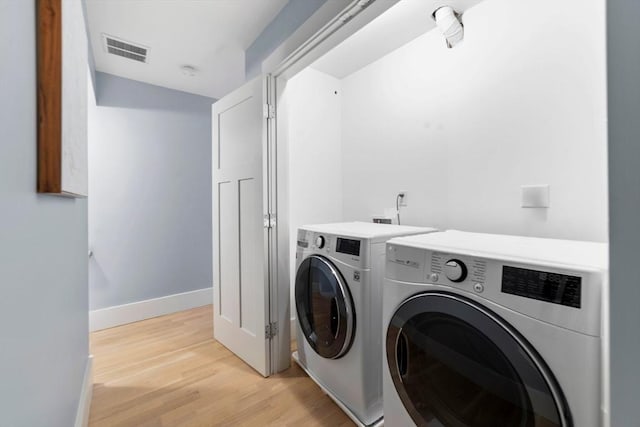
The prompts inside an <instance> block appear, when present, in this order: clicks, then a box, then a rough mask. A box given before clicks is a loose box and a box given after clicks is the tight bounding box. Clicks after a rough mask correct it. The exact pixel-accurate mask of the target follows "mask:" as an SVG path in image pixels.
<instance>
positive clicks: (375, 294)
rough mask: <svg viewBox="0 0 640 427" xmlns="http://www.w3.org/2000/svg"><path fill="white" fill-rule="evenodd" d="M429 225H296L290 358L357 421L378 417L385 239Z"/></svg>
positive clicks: (426, 230)
mask: <svg viewBox="0 0 640 427" xmlns="http://www.w3.org/2000/svg"><path fill="white" fill-rule="evenodd" d="M433 231H436V230H435V229H432V228H419V227H406V226H398V225H388V224H373V223H364V222H350V223H339V224H323V225H313V226H305V227H302V228H300V229H299V230H298V239H297V240H298V243H297V247H298V249H297V253H296V281H295V291H294V292H295V304H296V314H297V316H296V317H297V322H296V323H297V340H298V341H297V343H298V351H297V352H296V353H294V355H293V357H294V359H295V360H296V362H298V364H300V366H302V368H303V369H305V371H306V372H307V373H308V374H309V376H310V377H311V378H313V379H314V380H315V381H316V383H318V385H320V387H322V388H323V390H324V391H325V392H326V393H327V394H328V395H329V396H330V397H331V398H332V399H333V400H334V401H336V403H337V404H338V405H339V406H340V407H341V408H342V409H343V410H344V411H345V412H346V413H347V415H349V417H350V418H351V419H352V420H353V421H354V422H356V424H358V425H367V426H368V425H377V424H380V421H381V418H382V299H381V296H382V280H383V278H384V263H385V242H386V241H387V240H388V239H390V238H392V237H395V236H402V235H410V234H421V233H429V232H433Z"/></svg>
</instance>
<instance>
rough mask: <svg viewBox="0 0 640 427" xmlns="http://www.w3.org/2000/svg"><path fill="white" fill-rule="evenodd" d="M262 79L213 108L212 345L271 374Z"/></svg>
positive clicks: (260, 370) (266, 191) (266, 183)
mask: <svg viewBox="0 0 640 427" xmlns="http://www.w3.org/2000/svg"><path fill="white" fill-rule="evenodd" d="M263 81H264V80H263V78H262V77H261V78H258V79H256V80H253V81H252V82H249V83H247V84H246V85H244V86H242V87H241V88H239V89H237V90H236V91H234V92H232V93H231V94H229V95H227V96H225V97H224V98H222V99H220V100H219V101H218V102H216V103H215V104H214V105H213V117H212V121H213V144H214V147H213V150H212V152H213V156H214V158H213V161H212V165H213V166H214V167H213V189H214V192H215V193H216V194H214V197H213V200H214V203H215V204H216V206H214V209H213V212H214V215H215V216H214V218H213V224H214V230H213V246H214V247H213V251H214V267H213V268H214V271H213V277H214V284H213V286H214V337H215V338H216V339H217V340H218V341H219V342H220V343H222V344H223V345H224V346H225V347H227V348H228V349H229V350H231V351H232V352H234V353H235V354H236V355H237V356H238V357H240V358H241V359H243V360H244V361H245V362H247V363H248V364H249V365H250V366H251V367H253V368H254V369H255V370H257V371H258V372H260V373H261V374H262V375H264V376H267V375H268V374H269V373H270V360H269V357H270V353H269V340H268V339H267V338H266V337H265V327H266V325H268V323H269V276H268V271H269V270H268V260H269V254H268V250H269V246H268V239H269V234H268V233H269V230H268V229H265V228H264V226H263V217H264V215H265V214H267V213H268V212H269V207H268V203H267V202H268V200H269V198H268V180H269V178H268V172H269V171H268V170H267V169H268V163H267V162H266V160H265V159H266V157H267V153H268V150H267V134H266V123H265V119H264V117H263V115H262V106H263V104H264V98H263Z"/></svg>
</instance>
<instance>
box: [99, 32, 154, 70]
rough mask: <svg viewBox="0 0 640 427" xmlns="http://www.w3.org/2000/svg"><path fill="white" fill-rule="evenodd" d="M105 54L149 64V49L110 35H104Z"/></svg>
mask: <svg viewBox="0 0 640 427" xmlns="http://www.w3.org/2000/svg"><path fill="white" fill-rule="evenodd" d="M102 41H103V45H104V50H105V52H107V53H109V54H111V55H116V56H121V57H123V58H127V59H131V60H133V61H137V62H142V63H145V64H146V63H147V62H148V58H147V55H148V53H149V48H148V47H146V46H143V45H140V44H136V43H131V42H128V41H125V40H122V39H120V38H117V37H113V36H110V35H108V34H102Z"/></svg>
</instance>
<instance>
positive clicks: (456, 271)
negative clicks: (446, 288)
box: [444, 259, 467, 283]
mask: <svg viewBox="0 0 640 427" xmlns="http://www.w3.org/2000/svg"><path fill="white" fill-rule="evenodd" d="M444 273H445V276H447V279H449V280H451V281H452V282H454V283H460V282H463V281H464V279H466V278H467V266H466V265H464V263H463V262H462V261H460V260H459V259H450V260H449V261H447V263H446V264H445V265H444Z"/></svg>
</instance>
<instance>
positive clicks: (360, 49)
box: [311, 0, 481, 79]
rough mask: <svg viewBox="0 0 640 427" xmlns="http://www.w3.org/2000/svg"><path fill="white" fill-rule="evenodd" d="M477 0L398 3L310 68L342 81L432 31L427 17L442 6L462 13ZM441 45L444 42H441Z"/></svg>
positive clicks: (421, 0) (478, 1)
mask: <svg viewBox="0 0 640 427" xmlns="http://www.w3.org/2000/svg"><path fill="white" fill-rule="evenodd" d="M480 1H481V0H449V1H446V0H445V1H442V0H400V1H399V2H398V3H397V4H395V5H394V6H392V7H391V8H389V10H387V11H386V12H385V13H383V14H382V15H380V16H379V17H377V18H376V19H374V20H373V21H371V22H370V23H369V24H368V25H367V26H365V27H364V28H362V29H361V30H360V31H358V32H356V33H355V34H353V35H352V36H351V37H350V38H348V39H347V40H345V41H344V42H342V43H341V44H339V45H338V46H336V47H335V48H333V49H332V50H331V51H329V52H328V53H327V54H326V55H324V56H323V57H321V58H319V59H318V60H317V61H316V62H314V63H313V64H312V65H311V68H314V69H316V70H318V71H322V72H323V73H326V74H330V75H332V76H334V77H336V78H339V79H342V78H345V77H347V76H348V75H350V74H352V73H354V72H356V71H358V70H359V69H361V68H363V67H365V66H367V65H369V64H371V63H372V62H375V61H376V60H378V59H380V58H382V57H383V56H385V55H387V54H388V53H391V52H393V51H394V50H396V49H398V48H399V47H400V46H403V45H405V44H407V43H408V42H410V41H411V40H413V39H415V38H416V37H418V36H421V35H422V34H424V33H426V32H427V31H430V30H432V29H434V28H435V26H436V25H435V22H434V20H433V19H432V18H431V14H432V13H433V11H434V10H435V9H437V8H438V7H439V6H442V5H445V4H446V5H450V6H452V7H453V8H454V9H455V10H457V11H459V12H463V11H465V10H467V9H469V8H470V7H472V6H474V5H475V4H477V3H480ZM442 43H443V44H444V43H445V41H444V39H443V40H442Z"/></svg>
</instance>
